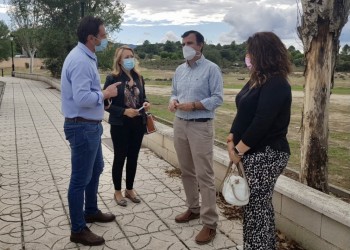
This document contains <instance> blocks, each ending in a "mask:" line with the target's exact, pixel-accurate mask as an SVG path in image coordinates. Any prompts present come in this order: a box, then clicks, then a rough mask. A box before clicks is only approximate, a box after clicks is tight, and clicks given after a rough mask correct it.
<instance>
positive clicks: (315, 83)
mask: <svg viewBox="0 0 350 250" xmlns="http://www.w3.org/2000/svg"><path fill="white" fill-rule="evenodd" d="M302 7H303V15H302V17H301V25H300V26H299V27H298V32H299V36H300V38H301V39H302V41H303V45H304V52H305V59H306V66H305V72H304V75H305V85H304V94H305V97H304V107H303V116H302V125H301V126H302V129H301V131H302V133H301V171H300V181H301V182H303V183H306V184H307V185H308V186H311V187H313V188H315V189H318V190H320V191H323V192H326V193H328V192H329V187H328V134H329V133H328V130H329V128H328V119H329V114H328V109H329V98H330V94H331V88H332V87H333V83H334V69H335V62H336V58H337V55H338V51H339V36H340V33H341V30H342V28H343V27H344V25H345V23H346V22H347V17H348V15H349V9H350V1H349V0H328V1H325V0H323V1H322V0H318V1H316V0H309V1H307V0H302Z"/></svg>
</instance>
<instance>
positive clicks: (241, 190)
mask: <svg viewBox="0 0 350 250" xmlns="http://www.w3.org/2000/svg"><path fill="white" fill-rule="evenodd" d="M232 165H233V163H232V162H230V164H229V166H228V169H227V172H226V176H225V179H224V183H223V187H222V195H223V196H224V198H225V200H226V202H227V203H229V204H231V205H235V206H244V205H247V204H248V202H249V196H250V190H249V186H248V182H247V178H246V176H245V173H244V168H243V164H242V163H241V162H239V163H238V166H237V165H235V167H234V168H233V169H232ZM236 168H237V170H238V172H239V174H240V175H238V176H236V175H233V173H234V171H235V169H236Z"/></svg>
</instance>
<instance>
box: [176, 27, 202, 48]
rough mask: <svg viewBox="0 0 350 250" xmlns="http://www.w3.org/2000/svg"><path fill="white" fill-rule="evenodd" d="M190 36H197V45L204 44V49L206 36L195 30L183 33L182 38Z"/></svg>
mask: <svg viewBox="0 0 350 250" xmlns="http://www.w3.org/2000/svg"><path fill="white" fill-rule="evenodd" d="M190 34H194V35H195V36H196V41H197V44H200V43H202V44H203V47H204V36H203V35H202V34H201V33H199V32H198V31H195V30H189V31H186V32H185V33H183V35H182V36H181V38H185V37H187V36H189V35H190ZM203 47H202V50H203Z"/></svg>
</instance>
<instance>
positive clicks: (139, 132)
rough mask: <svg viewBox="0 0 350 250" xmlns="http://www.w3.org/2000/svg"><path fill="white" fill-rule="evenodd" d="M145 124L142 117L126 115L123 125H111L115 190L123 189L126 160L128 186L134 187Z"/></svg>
mask: <svg viewBox="0 0 350 250" xmlns="http://www.w3.org/2000/svg"><path fill="white" fill-rule="evenodd" d="M144 133H145V125H144V124H143V122H142V117H141V116H138V117H134V118H129V117H124V124H123V125H122V126H118V125H111V136H112V141H113V147H114V160H113V168H112V177H113V184H114V189H115V190H121V189H122V175H123V167H124V163H125V160H126V188H127V189H128V190H131V189H133V185H134V180H135V175H136V168H137V159H138V156H139V152H140V148H141V143H142V139H143V136H144Z"/></svg>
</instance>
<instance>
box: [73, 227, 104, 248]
mask: <svg viewBox="0 0 350 250" xmlns="http://www.w3.org/2000/svg"><path fill="white" fill-rule="evenodd" d="M70 241H71V242H75V243H81V244H83V245H85V246H99V245H102V244H103V243H105V240H104V239H103V237H101V236H98V235H96V234H94V233H93V232H91V231H90V229H89V228H88V227H85V228H84V229H83V230H82V231H81V232H80V233H73V232H72V233H71V235H70Z"/></svg>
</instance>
